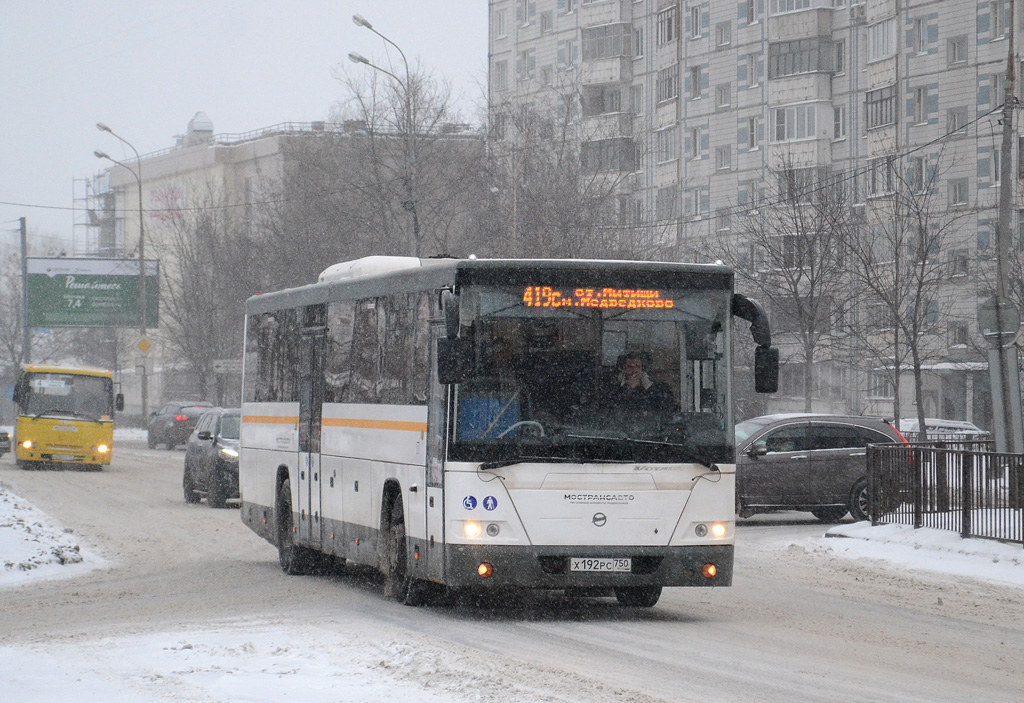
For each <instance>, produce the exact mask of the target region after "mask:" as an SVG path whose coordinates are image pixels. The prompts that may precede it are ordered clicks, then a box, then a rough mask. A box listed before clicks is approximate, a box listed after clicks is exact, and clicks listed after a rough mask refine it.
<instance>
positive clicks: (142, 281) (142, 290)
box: [92, 122, 149, 422]
mask: <svg viewBox="0 0 1024 703" xmlns="http://www.w3.org/2000/svg"><path fill="white" fill-rule="evenodd" d="M96 129H98V130H100V131H101V132H108V133H109V134H111V135H113V136H114V138H115V139H117V140H118V141H120V142H121V143H122V144H125V145H127V146H128V148H129V149H131V150H132V151H133V152H134V153H135V165H136V168H135V169H132V168H131V167H130V166H128V165H127V164H125V163H122V162H121V161H118V160H117V159H115V158H113V157H111V156H110V155H109V154H107V153H106V152H104V151H99V150H96V151H94V152H92V153H93V155H94V156H96V158H97V159H106V160H107V161H111V162H113V163H115V164H117V165H118V166H120V167H122V168H124V169H126V170H127V171H128V172H129V173H131V174H132V175H133V176H135V180H136V182H138V184H139V334H140V335H141V336H142V340H141V342H140V343H144V342H145V341H146V238H145V237H144V236H143V214H142V158H141V157H140V156H139V151H138V149H136V148H135V147H134V146H132V144H131V142H129V141H128V140H127V139H125V138H123V137H121V136H120V135H119V134H117V132H115V131H114V130H112V129H111V128H110V127H108V126H107V125H105V124H103V123H102V122H97V123H96ZM143 353H145V352H143ZM140 381H141V384H142V387H141V395H142V398H141V400H142V420H143V422H145V421H146V419H147V417H148V415H149V380H148V378H147V377H146V360H145V358H143V360H142V376H141V378H140Z"/></svg>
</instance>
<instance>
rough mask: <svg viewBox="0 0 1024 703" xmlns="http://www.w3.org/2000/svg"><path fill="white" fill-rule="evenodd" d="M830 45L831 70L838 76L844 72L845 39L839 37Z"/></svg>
mask: <svg viewBox="0 0 1024 703" xmlns="http://www.w3.org/2000/svg"><path fill="white" fill-rule="evenodd" d="M832 47H833V49H834V51H833V52H832V72H833V73H834V74H836V75H837V76H838V75H841V74H843V73H846V40H845V39H840V40H839V41H837V42H836V43H835V44H833V45H832Z"/></svg>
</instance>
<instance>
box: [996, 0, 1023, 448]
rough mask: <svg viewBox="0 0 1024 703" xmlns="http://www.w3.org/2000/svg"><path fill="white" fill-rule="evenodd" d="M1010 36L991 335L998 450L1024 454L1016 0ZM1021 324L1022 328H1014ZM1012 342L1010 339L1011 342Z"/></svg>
mask: <svg viewBox="0 0 1024 703" xmlns="http://www.w3.org/2000/svg"><path fill="white" fill-rule="evenodd" d="M1009 10H1010V21H1009V26H1008V31H1009V36H1008V37H1007V38H1008V40H1009V41H1008V42H1007V45H1008V46H1007V54H1006V84H1005V87H1006V90H1005V91H1004V92H1005V98H1004V100H1003V109H1002V119H1001V120H1000V121H1001V123H1002V128H1003V132H1002V144H1001V146H1000V159H999V212H998V217H997V221H996V295H995V303H994V308H995V309H994V317H995V330H994V334H991V335H989V341H990V343H991V344H992V349H990V350H989V378H990V379H991V383H992V411H993V412H992V415H993V421H994V423H995V427H994V429H995V435H996V451H999V452H1013V453H1022V452H1024V426H1022V421H1021V399H1020V371H1019V369H1018V366H1017V347H1016V346H1015V345H1014V340H1016V338H1017V334H1018V332H1019V331H1020V317H1019V312H1018V311H1016V310H1015V309H1014V308H1013V305H1012V303H1011V302H1010V300H1009V297H1008V296H1007V286H1006V282H1007V275H1008V274H1009V271H1008V266H1009V260H1010V231H1011V228H1010V207H1011V200H1012V198H1013V181H1011V180H1010V179H1011V178H1012V169H1011V160H1012V158H1013V112H1014V108H1015V107H1016V106H1017V98H1016V91H1015V89H1014V88H1015V85H1014V84H1015V78H1016V73H1015V67H1014V63H1015V62H1014V53H1013V48H1014V26H1015V21H1014V14H1015V13H1014V0H1010V7H1009ZM1014 326H1016V329H1013V327H1014ZM1006 340H1008V341H1006Z"/></svg>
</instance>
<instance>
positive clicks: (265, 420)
mask: <svg viewBox="0 0 1024 703" xmlns="http://www.w3.org/2000/svg"><path fill="white" fill-rule="evenodd" d="M242 421H243V422H254V423H257V424H260V425H295V424H297V423H298V422H299V418H298V417H281V416H280V415H245V416H243V417H242Z"/></svg>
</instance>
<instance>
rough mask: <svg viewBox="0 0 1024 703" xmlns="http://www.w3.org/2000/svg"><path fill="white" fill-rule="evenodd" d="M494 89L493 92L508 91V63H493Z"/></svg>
mask: <svg viewBox="0 0 1024 703" xmlns="http://www.w3.org/2000/svg"><path fill="white" fill-rule="evenodd" d="M493 78H494V89H495V90H507V89H508V61H495V62H494V75H493Z"/></svg>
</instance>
